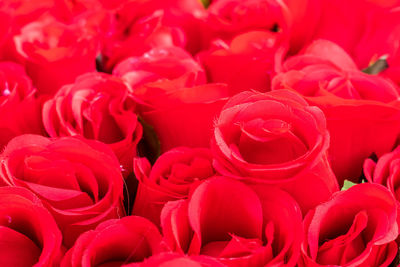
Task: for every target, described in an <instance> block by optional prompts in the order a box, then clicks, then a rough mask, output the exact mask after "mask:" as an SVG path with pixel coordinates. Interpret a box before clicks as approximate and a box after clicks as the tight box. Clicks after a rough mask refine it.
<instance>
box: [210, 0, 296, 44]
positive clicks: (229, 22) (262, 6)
mask: <svg viewBox="0 0 400 267" xmlns="http://www.w3.org/2000/svg"><path fill="white" fill-rule="evenodd" d="M206 22H207V26H208V31H206V32H205V34H207V35H209V39H211V40H212V39H215V38H220V39H223V40H230V39H232V38H233V37H234V36H236V35H238V34H240V33H245V32H248V31H253V30H264V31H272V32H279V35H282V38H283V36H285V38H286V37H287V35H288V30H289V28H290V27H291V22H290V14H289V10H288V8H287V6H286V4H285V3H284V1H276V0H244V1H240V0H218V1H211V4H210V6H209V7H208V8H207V17H206Z"/></svg>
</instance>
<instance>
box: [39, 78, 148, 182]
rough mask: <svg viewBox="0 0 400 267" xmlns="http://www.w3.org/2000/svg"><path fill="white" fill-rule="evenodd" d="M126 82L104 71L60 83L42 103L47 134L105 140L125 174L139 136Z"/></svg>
mask: <svg viewBox="0 0 400 267" xmlns="http://www.w3.org/2000/svg"><path fill="white" fill-rule="evenodd" d="M135 106H136V104H135V103H134V102H133V101H132V100H131V99H130V98H128V89H127V87H126V85H125V84H124V83H123V82H122V81H121V80H120V79H118V78H116V77H113V76H111V75H107V74H104V73H88V74H84V75H81V76H79V77H78V78H77V79H76V81H75V83H74V84H69V85H66V86H64V87H62V88H61V89H60V90H59V91H58V92H57V94H56V95H55V96H54V97H53V98H52V99H50V100H48V101H47V102H46V103H45V104H44V106H43V123H44V127H45V128H46V131H47V133H48V134H49V135H50V137H59V136H73V135H82V136H84V137H85V138H88V139H96V140H99V141H101V142H103V143H106V144H108V145H109V146H110V148H111V149H112V150H113V151H114V152H115V154H116V155H117V157H118V159H119V161H120V163H121V164H122V167H123V169H124V170H125V172H124V175H125V174H129V173H130V172H131V171H132V160H133V156H135V155H136V146H137V144H138V142H139V140H140V138H141V137H142V126H141V124H140V123H139V122H138V120H137V116H136V114H135V112H134V111H135Z"/></svg>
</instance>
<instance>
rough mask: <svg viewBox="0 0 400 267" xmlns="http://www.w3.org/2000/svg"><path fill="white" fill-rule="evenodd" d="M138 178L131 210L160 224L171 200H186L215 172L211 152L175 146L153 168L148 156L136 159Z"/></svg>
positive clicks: (135, 168)
mask: <svg viewBox="0 0 400 267" xmlns="http://www.w3.org/2000/svg"><path fill="white" fill-rule="evenodd" d="M133 165H134V173H135V176H136V178H137V179H138V180H139V188H138V191H137V195H136V200H135V204H134V207H133V211H132V213H133V214H135V215H140V216H143V217H145V218H148V219H149V220H151V221H152V222H154V223H155V224H156V225H160V213H161V209H162V208H163V206H164V204H165V203H166V202H168V201H173V200H179V199H185V198H187V197H188V195H189V193H190V191H191V190H193V189H194V187H196V186H197V185H198V184H199V183H200V182H201V181H202V180H204V179H207V178H209V177H212V176H214V175H215V174H216V172H215V170H214V168H213V167H212V155H211V151H210V150H209V149H206V148H187V147H179V148H174V149H172V150H170V151H168V152H166V153H164V154H162V155H161V156H160V157H159V158H158V159H157V161H156V162H155V163H154V165H153V167H151V165H150V163H149V161H148V160H147V159H146V158H135V160H134V164H133Z"/></svg>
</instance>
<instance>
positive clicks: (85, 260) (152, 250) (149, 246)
mask: <svg viewBox="0 0 400 267" xmlns="http://www.w3.org/2000/svg"><path fill="white" fill-rule="evenodd" d="M162 251H166V247H165V246H164V245H163V243H162V237H161V234H160V232H159V231H158V229H157V227H156V226H155V225H154V224H152V223H151V222H150V221H148V220H146V219H144V218H142V217H138V216H128V217H124V218H122V219H114V220H108V221H105V222H103V223H101V224H99V225H98V226H97V227H96V229H94V230H90V231H88V232H86V233H83V234H82V235H81V236H80V237H79V238H78V240H77V241H76V243H75V245H74V246H73V247H72V248H71V249H70V250H69V251H68V252H67V253H66V254H65V257H64V258H63V260H62V263H61V267H91V266H93V267H94V266H104V267H105V266H127V265H129V263H132V262H141V261H143V260H144V259H146V258H148V257H150V256H152V255H155V254H158V253H160V252H162ZM134 266H135V265H134Z"/></svg>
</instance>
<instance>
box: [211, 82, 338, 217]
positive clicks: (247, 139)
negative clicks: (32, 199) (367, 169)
mask: <svg viewBox="0 0 400 267" xmlns="http://www.w3.org/2000/svg"><path fill="white" fill-rule="evenodd" d="M328 146H329V132H328V130H327V128H326V121H325V116H324V114H323V113H322V111H321V110H320V109H318V108H317V107H314V106H310V105H308V104H307V102H306V101H305V100H304V99H303V98H302V97H301V96H300V95H299V94H297V93H294V92H291V91H288V90H279V91H272V92H268V93H259V92H253V91H252V92H250V91H246V92H242V93H240V94H237V95H235V96H234V97H232V98H231V99H230V100H229V101H228V103H226V105H225V106H224V107H223V108H222V111H221V114H220V115H219V117H218V119H217V120H216V123H215V130H214V136H213V138H212V143H211V148H212V151H213V155H214V157H215V161H214V167H215V169H216V170H217V171H218V172H219V173H221V174H222V175H225V176H229V177H234V178H236V179H239V180H242V181H244V182H245V183H248V184H252V185H254V186H255V187H257V186H258V185H260V184H270V185H275V186H278V187H280V188H281V189H283V190H286V191H287V192H289V193H290V194H291V195H292V196H293V197H294V198H295V199H296V201H297V202H298V203H299V205H300V207H301V209H302V211H303V214H305V213H306V212H307V211H308V210H309V209H311V208H313V207H315V206H316V205H318V204H319V203H321V202H323V201H325V200H328V199H329V198H330V196H331V195H332V194H333V193H334V192H336V191H337V190H338V189H339V188H338V184H337V182H336V179H335V176H334V174H333V172H332V170H331V168H330V165H329V162H328V159H327V149H328Z"/></svg>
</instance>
